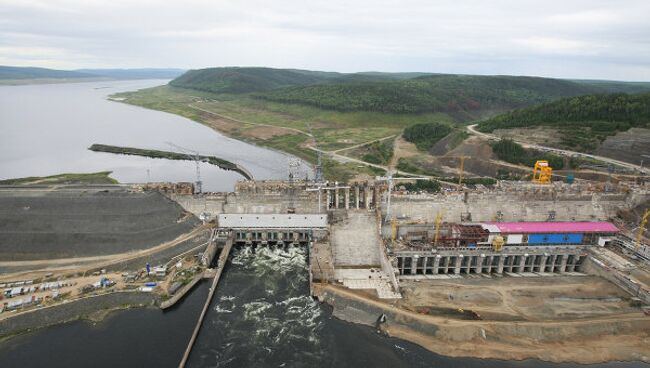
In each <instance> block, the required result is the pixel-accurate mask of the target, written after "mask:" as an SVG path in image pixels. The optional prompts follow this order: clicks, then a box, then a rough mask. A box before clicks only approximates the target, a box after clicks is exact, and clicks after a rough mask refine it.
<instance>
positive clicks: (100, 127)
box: [0, 80, 309, 191]
mask: <svg viewBox="0 0 650 368" xmlns="http://www.w3.org/2000/svg"><path fill="white" fill-rule="evenodd" d="M165 83H167V81H165V80H139V81H103V82H87V83H69V84H45V85H26V86H0V131H1V132H2V134H1V135H0V180H2V179H11V178H18V177H27V176H46V175H54V174H60V173H83V172H96V171H106V170H109V171H113V174H112V175H111V176H112V177H113V178H115V179H117V180H118V181H119V182H121V183H134V182H140V183H142V182H147V181H152V182H156V181H172V182H178V181H192V182H193V181H195V180H196V174H195V172H196V169H195V164H194V163H193V162H192V161H171V160H162V159H151V158H146V157H137V156H125V155H115V154H110V153H100V152H92V151H89V150H88V147H90V146H91V145H92V144H93V143H103V144H109V145H114V146H127V147H137V148H150V149H159V150H163V151H165V150H166V151H178V150H177V149H176V148H172V147H170V146H169V145H168V144H167V142H171V143H174V144H176V145H178V146H181V147H184V148H188V149H190V150H194V151H197V152H199V153H201V154H206V155H212V156H216V157H219V158H223V159H226V160H229V161H232V162H235V163H238V164H240V165H242V166H244V167H245V168H247V169H248V170H249V171H250V172H252V173H253V175H254V177H255V179H283V178H286V177H287V175H288V174H287V171H288V159H289V156H287V155H284V154H282V153H280V152H276V151H271V150H268V149H264V148H261V147H256V146H253V145H250V144H247V143H244V142H241V141H238V140H234V139H230V138H228V137H225V136H224V135H222V134H219V133H218V132H216V131H214V130H212V129H210V128H208V127H206V126H203V125H201V124H198V123H196V122H193V121H191V120H189V119H186V118H183V117H181V116H177V115H173V114H168V113H164V112H159V111H153V110H147V109H143V108H140V107H136V106H131V105H127V104H124V103H119V102H114V101H110V100H108V99H107V97H108V96H109V95H111V94H114V93H117V92H123V91H133V90H137V89H142V88H148V87H153V86H157V85H162V84H165ZM302 169H303V170H304V171H305V172H306V171H307V170H309V168H308V166H307V165H306V164H305V165H302ZM201 179H202V180H203V182H204V186H203V188H204V190H207V191H230V190H232V189H233V184H234V183H235V181H237V180H241V179H242V177H241V176H240V175H239V174H237V173H234V172H231V171H224V170H221V169H219V168H217V167H216V166H212V165H209V164H206V163H201Z"/></svg>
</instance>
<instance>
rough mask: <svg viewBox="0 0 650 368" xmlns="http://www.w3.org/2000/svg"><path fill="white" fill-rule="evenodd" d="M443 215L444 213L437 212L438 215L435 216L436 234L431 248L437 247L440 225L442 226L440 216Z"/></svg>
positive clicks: (441, 211)
mask: <svg viewBox="0 0 650 368" xmlns="http://www.w3.org/2000/svg"><path fill="white" fill-rule="evenodd" d="M443 215H444V211H443V210H440V211H438V214H436V220H435V224H436V234H435V236H434V238H433V246H435V247H437V246H438V237H439V236H440V224H442V216H443Z"/></svg>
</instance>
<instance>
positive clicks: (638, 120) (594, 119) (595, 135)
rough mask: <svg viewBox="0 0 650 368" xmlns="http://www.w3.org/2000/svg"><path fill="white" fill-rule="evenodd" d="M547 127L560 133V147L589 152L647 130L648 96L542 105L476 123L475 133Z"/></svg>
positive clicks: (574, 99)
mask: <svg viewBox="0 0 650 368" xmlns="http://www.w3.org/2000/svg"><path fill="white" fill-rule="evenodd" d="M537 126H549V127H554V128H557V129H558V130H559V131H560V132H561V133H562V141H561V142H559V143H560V145H561V146H563V147H570V148H573V149H575V150H578V151H582V152H592V151H593V150H594V149H596V148H597V147H598V144H599V143H600V142H602V141H603V140H604V139H605V138H607V136H610V135H614V134H616V133H617V132H623V131H626V130H628V129H630V128H632V127H650V93H641V94H625V93H613V94H600V95H587V96H578V97H572V98H564V99H561V100H558V101H554V102H550V103H545V104H542V105H539V106H534V107H529V108H526V109H521V110H515V111H512V112H508V113H505V114H502V115H499V116H497V117H494V118H492V119H489V120H486V121H483V122H481V123H479V125H478V130H480V131H482V132H492V131H494V130H495V129H508V128H522V127H537Z"/></svg>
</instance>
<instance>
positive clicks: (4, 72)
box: [0, 65, 185, 81]
mask: <svg viewBox="0 0 650 368" xmlns="http://www.w3.org/2000/svg"><path fill="white" fill-rule="evenodd" d="M184 72H185V70H183V69H159V68H139V69H77V70H56V69H48V68H37V67H20V66H2V65H0V81H2V80H26V79H83V78H108V79H171V78H176V77H178V76H179V75H181V74H183V73H184Z"/></svg>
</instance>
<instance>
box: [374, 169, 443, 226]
mask: <svg viewBox="0 0 650 368" xmlns="http://www.w3.org/2000/svg"><path fill="white" fill-rule="evenodd" d="M377 179H379V180H386V181H388V198H387V199H386V217H385V219H384V221H385V222H388V219H389V218H390V195H391V193H392V192H393V180H431V179H430V178H409V177H405V178H394V177H393V175H388V176H387V177H386V176H382V177H379V178H377Z"/></svg>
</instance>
